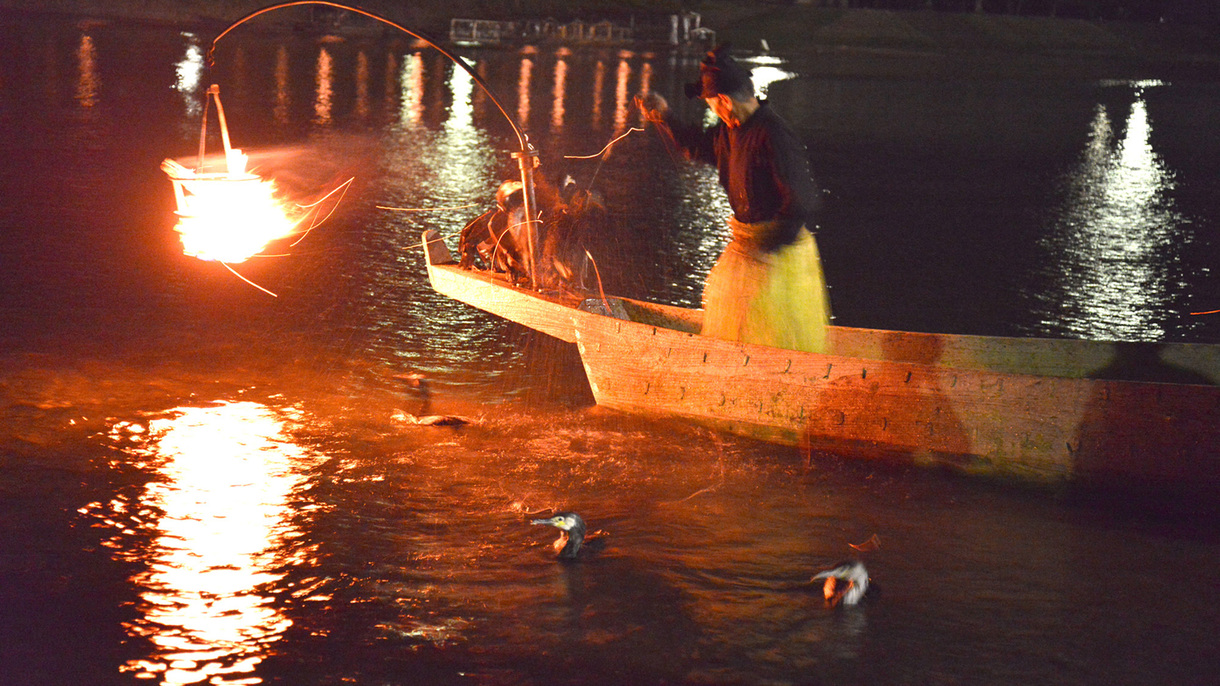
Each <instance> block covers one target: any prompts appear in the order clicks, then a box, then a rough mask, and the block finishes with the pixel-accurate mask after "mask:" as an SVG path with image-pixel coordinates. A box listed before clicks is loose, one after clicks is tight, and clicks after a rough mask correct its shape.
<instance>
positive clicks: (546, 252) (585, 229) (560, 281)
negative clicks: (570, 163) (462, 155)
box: [458, 176, 606, 290]
mask: <svg viewBox="0 0 1220 686" xmlns="http://www.w3.org/2000/svg"><path fill="white" fill-rule="evenodd" d="M522 200H523V192H522V185H521V182H520V181H505V182H504V183H502V184H500V187H499V189H498V190H497V191H496V206H495V208H493V209H491V210H488V211H487V212H484V213H483V214H481V215H479V216H478V217H476V218H475V219H473V220H471V221H470V223H468V224H467V225H466V227H465V228H463V229H462V233H461V237H460V240H459V246H458V252H459V254H460V255H461V260H460V262H459V266H461V267H462V268H463V269H471V268H475V267H482V268H485V269H489V270H491V271H496V272H503V273H505V274H507V275H508V276H509V278H510V279H511V280H512V281H513V282H514V283H517V284H522V285H524V284H526V283H527V282H528V280H529V267H528V265H529V262H528V258H527V246H528V245H529V242H528V239H527V238H526V231H527V226H526V224H527V222H526V220H525V212H524V204H523V202H522ZM535 201H536V203H537V212H538V221H535V222H534V228H535V231H536V232H537V235H536V236H535V237H534V239H535V241H537V243H538V244H539V245H541V248H542V250H541V259H540V260H539V263H538V264H537V265H536V267H537V275H538V278H539V284H538V285H539V286H541V287H543V288H549V289H552V290H563V289H575V290H584V289H586V288H587V286H588V284H586V283H585V282H584V281H585V280H584V274H585V272H586V269H585V268H586V266H587V264H586V260H587V253H586V251H587V249H588V243H589V242H590V241H591V240H592V239H594V238H596V237H597V235H598V234H601V233H603V232H604V231H605V226H606V209H605V205H604V204H603V203H602V200H601V198H600V196H598V195H597V194H595V193H593V192H591V191H588V190H581V189H580V188H578V187H577V184H576V181H575V180H574V179H572V178H571V177H566V178H565V179H564V182H563V186H562V188H558V189H557V188H555V187H554V186H553V185H552V184H551V183H549V182H548V181H547V180H546V179H545V178H543V177H542V176H538V177H537V184H536V186H535Z"/></svg>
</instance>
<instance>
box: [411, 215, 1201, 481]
mask: <svg viewBox="0 0 1220 686" xmlns="http://www.w3.org/2000/svg"><path fill="white" fill-rule="evenodd" d="M424 245H425V252H426V254H427V263H428V275H429V279H430V281H431V284H432V287H433V288H434V289H435V290H436V291H437V292H439V293H441V294H444V295H447V296H449V297H452V298H454V299H456V300H460V301H462V302H464V303H467V304H469V305H472V306H474V307H477V308H480V309H482V310H485V311H487V312H490V313H492V314H495V315H498V316H501V317H504V318H506V319H509V320H512V321H514V322H517V323H519V324H522V325H524V326H527V327H530V328H533V329H536V330H538V331H541V332H543V333H546V334H549V335H551V336H554V337H556V338H559V339H561V340H564V341H567V342H570V343H574V344H575V345H576V346H577V347H578V349H579V352H580V356H581V360H582V362H583V364H584V368H585V372H586V374H587V376H588V380H589V386H590V387H591V389H592V391H593V395H594V397H595V398H596V401H597V403H598V404H599V405H602V406H605V407H608V408H612V409H615V410H620V411H624V412H630V413H641V414H646V415H653V416H656V415H670V416H674V417H680V418H683V419H687V420H693V421H696V422H699V423H702V424H705V425H710V426H712V427H716V428H719V429H723V430H725V431H729V432H732V433H735V434H740V435H744V436H750V437H754V438H758V439H762V440H764V441H770V442H774V443H780V444H787V445H804V446H809V447H811V448H812V449H815V450H819V451H829V452H835V453H844V454H847V455H850V456H853V457H870V458H882V459H892V460H893V459H896V460H900V461H903V462H906V463H911V464H921V465H940V466H946V467H949V468H951V469H953V470H956V471H961V472H965V473H970V474H979V475H987V476H991V477H998V478H1001V479H1012V480H1018V481H1024V482H1034V483H1038V484H1048V485H1058V484H1083V485H1089V486H1099V487H1107V488H1109V487H1134V488H1138V489H1141V490H1143V489H1154V490H1175V491H1176V490H1180V489H1190V490H1203V491H1207V492H1220V345H1206V344H1136V343H1107V342H1094V341H1081V340H1057V339H1035V338H1005V337H987V336H964V335H943V334H926V333H914V332H904V331H883V330H870V329H856V328H848V327H838V326H834V327H831V331H830V336H829V340H830V342H829V349H830V352H829V353H827V354H815V353H804V352H795V351H790V350H780V349H776V348H770V347H766V346H760V345H751V344H743V343H737V342H730V341H723V340H717V339H712V338H708V337H705V336H701V335H699V333H698V332H699V330H700V326H701V317H702V312H701V311H699V310H691V309H686V308H680V307H672V306H666V305H660V304H655V303H648V302H642V301H637V300H631V299H627V298H598V297H593V298H581V297H577V296H572V295H559V294H544V293H539V292H534V291H532V290H528V289H522V288H517V287H514V286H513V285H511V284H510V283H508V282H507V281H506V280H505V279H504V278H503V277H502V276H501V275H498V274H492V273H488V272H480V271H471V270H465V269H461V268H459V267H458V266H457V265H456V264H455V263H454V261H453V258H452V256H451V254H450V252H449V249H448V248H447V247H446V246H445V244H444V243H443V241H441V240H440V238H439V236H438V235H437V234H436V232H433V231H429V232H426V233H425V234H424Z"/></svg>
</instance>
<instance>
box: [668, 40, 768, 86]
mask: <svg viewBox="0 0 1220 686" xmlns="http://www.w3.org/2000/svg"><path fill="white" fill-rule="evenodd" d="M753 88H754V82H753V81H752V80H751V79H750V70H748V69H746V68H745V67H743V66H741V65H740V64H738V63H737V60H735V59H733V58H732V57H731V56H730V55H729V46H728V45H721V46H719V47H717V48H716V49H714V50H712V51H711V52H709V53H707V56H706V57H704V58H703V61H702V62H700V63H699V80H698V81H692V82H691V83H688V84H686V88H685V89H686V97H688V98H714V97H716V96H717V95H721V94H724V95H732V94H733V93H737V92H739V91H742V90H753Z"/></svg>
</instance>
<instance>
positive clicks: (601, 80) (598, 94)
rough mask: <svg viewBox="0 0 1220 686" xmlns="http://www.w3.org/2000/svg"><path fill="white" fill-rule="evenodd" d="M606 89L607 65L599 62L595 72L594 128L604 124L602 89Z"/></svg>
mask: <svg viewBox="0 0 1220 686" xmlns="http://www.w3.org/2000/svg"><path fill="white" fill-rule="evenodd" d="M605 87H606V63H605V62H603V61H601V60H598V61H597V66H596V67H595V68H594V70H593V128H595V129H596V128H598V127H600V126H601V123H602V89H603V88H605Z"/></svg>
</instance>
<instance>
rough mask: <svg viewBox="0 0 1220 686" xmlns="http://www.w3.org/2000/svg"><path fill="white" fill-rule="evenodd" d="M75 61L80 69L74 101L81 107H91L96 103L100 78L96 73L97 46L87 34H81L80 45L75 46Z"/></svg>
mask: <svg viewBox="0 0 1220 686" xmlns="http://www.w3.org/2000/svg"><path fill="white" fill-rule="evenodd" d="M76 63H77V68H78V69H79V71H80V73H79V77H78V79H77V81H76V101H77V102H79V103H80V106H81V107H93V106H94V105H96V104H97V94H98V91H99V90H100V88H101V78H100V77H99V76H98V73H97V48H96V47H94V45H93V38H92V37H91V36H89V35H88V34H81V37H80V45H79V46H77V48H76Z"/></svg>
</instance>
